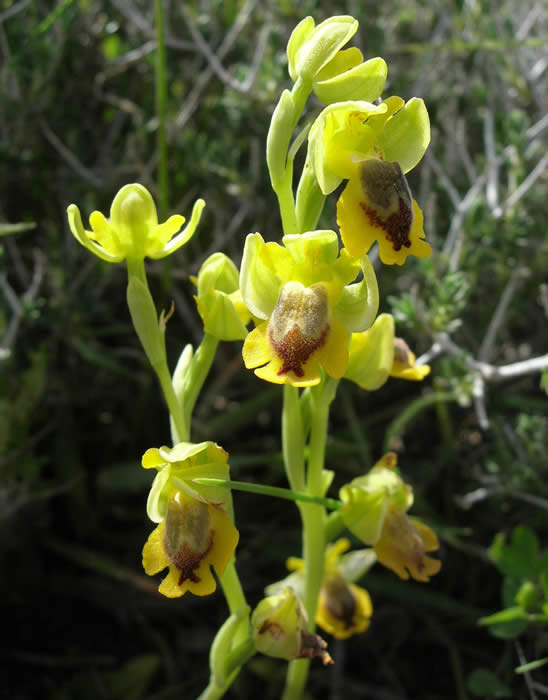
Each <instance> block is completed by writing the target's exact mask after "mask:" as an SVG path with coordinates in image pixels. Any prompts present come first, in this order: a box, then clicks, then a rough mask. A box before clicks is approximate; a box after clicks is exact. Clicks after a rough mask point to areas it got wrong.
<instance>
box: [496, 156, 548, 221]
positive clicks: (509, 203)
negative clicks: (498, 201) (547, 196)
mask: <svg viewBox="0 0 548 700" xmlns="http://www.w3.org/2000/svg"><path fill="white" fill-rule="evenodd" d="M547 165H548V153H545V154H544V155H543V157H542V158H541V159H540V160H539V162H538V163H537V164H536V165H535V167H534V168H533V170H531V172H530V173H529V175H527V177H526V178H525V180H524V181H523V182H522V183H521V185H520V186H519V187H518V188H517V189H516V190H514V192H513V193H512V194H511V195H510V196H509V197H508V199H507V200H506V201H505V202H503V203H502V205H501V206H500V207H498V208H497V209H496V210H495V211H494V212H493V216H494V217H495V218H496V219H500V218H501V217H502V215H503V214H504V212H505V211H506V210H507V209H510V208H511V207H513V206H514V205H515V204H517V203H518V202H519V200H520V199H521V198H522V197H523V196H524V195H526V194H527V192H529V190H530V189H531V187H532V186H533V185H534V184H535V182H536V181H537V180H538V179H539V177H540V176H541V175H544V173H545V169H546V166H547Z"/></svg>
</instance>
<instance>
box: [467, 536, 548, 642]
mask: <svg viewBox="0 0 548 700" xmlns="http://www.w3.org/2000/svg"><path fill="white" fill-rule="evenodd" d="M489 556H490V558H491V560H492V561H493V563H494V564H495V566H496V567H497V569H498V570H499V571H500V572H501V574H503V576H504V581H503V589H502V590H503V602H504V605H505V606H506V607H505V609H504V610H501V611H500V612H498V613H494V614H493V615H488V616H486V617H482V618H481V619H480V620H479V624H480V625H485V626H487V627H488V628H489V631H490V633H491V634H493V635H494V636H495V637H500V638H502V639H514V638H515V637H518V636H519V635H520V634H522V633H523V632H524V631H525V629H526V628H527V627H528V625H529V624H533V625H534V624H537V625H544V624H546V623H547V622H548V598H546V586H545V583H546V580H547V579H548V551H545V552H542V553H541V551H540V546H539V541H538V537H537V536H536V534H535V533H534V532H533V530H531V529H530V528H528V527H526V526H523V525H520V526H518V527H516V528H515V529H514V531H513V532H512V537H511V540H510V542H509V543H508V544H507V543H506V538H505V536H504V535H503V534H502V533H500V534H498V535H497V536H496V537H495V539H494V541H493V544H492V545H491V547H490V548H489ZM516 603H517V605H516Z"/></svg>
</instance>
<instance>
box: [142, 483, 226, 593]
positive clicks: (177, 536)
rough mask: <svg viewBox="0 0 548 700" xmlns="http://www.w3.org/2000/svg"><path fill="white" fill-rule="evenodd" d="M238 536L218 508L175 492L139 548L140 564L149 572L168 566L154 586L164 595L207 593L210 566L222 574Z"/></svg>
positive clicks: (210, 590)
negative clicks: (161, 578)
mask: <svg viewBox="0 0 548 700" xmlns="http://www.w3.org/2000/svg"><path fill="white" fill-rule="evenodd" d="M238 537H239V535H238V531H237V530H236V528H235V527H234V525H233V524H232V522H231V521H230V519H229V517H228V516H227V514H226V513H225V512H224V511H223V510H222V509H221V508H220V507H218V506H215V505H212V504H210V503H207V504H206V503H203V502H201V501H197V500H196V499H193V498H191V497H189V496H187V495H186V494H185V493H184V492H182V491H179V492H178V493H177V495H176V496H175V497H174V498H172V499H171V500H170V502H169V507H168V512H167V516H166V519H165V520H164V521H162V522H161V523H160V524H159V525H158V527H157V528H156V529H155V530H154V531H153V532H152V534H151V535H150V537H149V539H148V541H147V543H146V544H145V546H144V548H143V566H144V569H145V571H146V573H147V574H149V575H153V574H156V573H158V572H159V571H161V570H162V569H165V568H166V566H169V573H168V575H167V576H166V578H165V579H164V580H163V581H162V583H161V584H160V587H159V589H158V590H159V591H160V593H162V594H163V595H165V596H167V597H168V598H176V597H178V596H181V595H183V594H184V593H186V592H187V591H190V592H191V593H194V595H209V594H210V593H213V591H214V590H215V588H216V582H215V579H214V577H213V574H212V572H211V567H212V566H214V567H215V569H216V571H217V572H218V574H219V576H220V575H222V573H223V571H224V570H225V568H226V565H227V564H228V562H229V560H230V558H231V556H232V555H233V553H234V550H235V548H236V545H237V543H238Z"/></svg>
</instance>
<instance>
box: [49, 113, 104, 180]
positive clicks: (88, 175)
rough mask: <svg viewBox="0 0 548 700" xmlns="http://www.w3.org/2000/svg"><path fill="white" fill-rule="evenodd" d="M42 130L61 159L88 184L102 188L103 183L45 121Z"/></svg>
mask: <svg viewBox="0 0 548 700" xmlns="http://www.w3.org/2000/svg"><path fill="white" fill-rule="evenodd" d="M40 128H41V130H42V133H43V134H44V136H45V137H46V139H47V140H48V141H49V143H50V144H51V145H52V146H53V148H55V150H56V151H57V152H58V153H59V155H60V156H61V158H62V159H63V160H64V161H65V162H66V163H67V164H68V165H69V166H70V167H71V168H72V169H73V170H74V171H75V172H76V173H77V174H78V175H79V176H80V177H81V178H82V179H83V180H85V181H86V182H89V183H90V184H91V185H93V186H94V187H101V185H102V184H103V181H102V180H101V179H100V178H98V177H97V175H95V174H94V173H92V172H91V170H89V169H88V168H86V166H85V165H83V164H82V163H81V162H80V161H79V160H78V158H77V157H76V156H75V155H74V153H73V152H72V151H70V150H69V149H68V148H67V147H66V146H65V145H64V144H63V143H62V142H61V140H60V139H59V138H58V137H57V136H56V135H55V134H54V133H53V131H52V130H51V129H50V128H49V126H48V124H47V123H46V122H45V121H44V120H40Z"/></svg>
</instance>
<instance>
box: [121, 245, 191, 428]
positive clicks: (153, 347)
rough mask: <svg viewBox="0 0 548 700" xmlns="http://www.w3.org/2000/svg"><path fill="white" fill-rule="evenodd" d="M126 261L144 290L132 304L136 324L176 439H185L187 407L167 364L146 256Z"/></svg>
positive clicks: (128, 268)
mask: <svg viewBox="0 0 548 700" xmlns="http://www.w3.org/2000/svg"><path fill="white" fill-rule="evenodd" d="M126 262H127V270H128V279H129V280H130V281H131V280H132V278H134V279H136V280H137V281H138V282H137V283H136V284H137V286H138V288H139V289H140V290H141V291H140V295H139V303H137V304H136V305H135V306H132V305H131V304H130V313H131V319H132V321H133V326H134V328H135V331H136V333H137V336H138V338H139V340H140V341H141V345H142V346H143V349H144V351H145V354H146V355H147V357H148V359H149V361H150V364H151V365H152V368H153V369H154V371H155V372H156V376H157V377H158V380H159V382H160V386H161V387H162V392H163V394H164V398H165V401H166V403H167V407H168V409H169V413H170V416H171V419H172V421H173V424H174V426H175V433H176V436H175V437H176V438H178V440H175V441H176V442H177V441H180V440H184V439H185V435H186V429H185V421H184V414H183V407H182V405H181V404H180V402H179V401H178V400H177V397H176V395H175V390H174V389H173V384H172V383H171V373H170V371H169V367H168V365H167V356H166V346H165V336H164V330H163V329H161V328H160V324H159V322H158V315H157V311H156V307H155V304H154V299H153V298H152V295H151V293H150V289H149V287H148V281H147V276H146V272H145V262H144V260H143V259H142V258H141V259H137V260H130V259H129V258H128V259H127V261H126ZM138 283H140V284H138ZM128 289H129V285H128Z"/></svg>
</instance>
